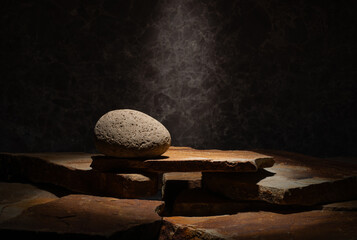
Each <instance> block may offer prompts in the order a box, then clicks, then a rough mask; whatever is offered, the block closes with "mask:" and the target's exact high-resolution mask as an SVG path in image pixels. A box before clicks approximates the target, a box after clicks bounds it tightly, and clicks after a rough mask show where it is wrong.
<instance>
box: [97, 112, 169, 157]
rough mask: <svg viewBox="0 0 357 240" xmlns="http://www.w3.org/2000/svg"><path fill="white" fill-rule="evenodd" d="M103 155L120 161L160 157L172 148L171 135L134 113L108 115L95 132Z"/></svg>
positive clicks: (145, 117)
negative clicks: (122, 159)
mask: <svg viewBox="0 0 357 240" xmlns="http://www.w3.org/2000/svg"><path fill="white" fill-rule="evenodd" d="M94 134H95V145H96V148H97V150H98V151H99V152H101V153H103V154H105V155H107V156H114V157H119V158H137V157H156V156H160V155H161V154H163V153H164V152H166V150H167V149H168V148H169V146H170V144H171V136H170V133H169V131H168V130H167V129H166V128H165V126H164V125H162V124H161V123H160V122H159V121H157V120H156V119H154V118H152V117H150V116H149V115H147V114H145V113H142V112H139V111H136V110H130V109H120V110H114V111H110V112H108V113H106V114H104V115H103V116H102V117H101V118H100V119H99V120H98V122H97V124H96V125H95V128H94Z"/></svg>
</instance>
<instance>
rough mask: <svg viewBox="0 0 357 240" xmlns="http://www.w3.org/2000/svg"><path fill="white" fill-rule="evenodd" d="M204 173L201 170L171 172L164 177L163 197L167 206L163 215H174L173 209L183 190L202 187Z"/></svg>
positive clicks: (161, 213)
mask: <svg viewBox="0 0 357 240" xmlns="http://www.w3.org/2000/svg"><path fill="white" fill-rule="evenodd" d="M201 178H202V173H200V172H170V173H164V174H163V177H162V183H163V186H162V194H161V195H162V199H163V200H164V201H165V206H164V209H163V211H162V212H160V215H161V216H170V215H172V209H173V206H174V202H175V200H176V198H177V197H178V196H179V195H180V193H181V192H182V191H185V190H187V189H194V188H200V187H201Z"/></svg>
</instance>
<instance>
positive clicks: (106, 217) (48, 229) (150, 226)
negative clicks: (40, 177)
mask: <svg viewBox="0 0 357 240" xmlns="http://www.w3.org/2000/svg"><path fill="white" fill-rule="evenodd" d="M161 204H162V202H161V201H149V200H138V199H116V198H109V197H97V196H90V195H68V196H65V197H62V198H60V199H58V200H54V201H52V202H49V203H45V204H41V205H36V206H34V207H31V208H29V209H27V210H25V211H24V212H23V213H22V214H21V215H19V216H17V217H16V218H12V219H10V220H8V221H6V222H4V223H2V224H0V233H1V235H5V234H8V233H10V234H11V236H12V237H20V236H21V237H26V239H157V238H158V233H159V231H160V225H161V217H160V216H159V215H158V214H157V213H156V208H158V207H159V206H160V205H161Z"/></svg>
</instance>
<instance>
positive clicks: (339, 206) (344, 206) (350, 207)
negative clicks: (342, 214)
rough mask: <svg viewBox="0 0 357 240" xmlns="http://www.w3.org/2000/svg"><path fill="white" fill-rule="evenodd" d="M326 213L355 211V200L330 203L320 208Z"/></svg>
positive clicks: (356, 203)
mask: <svg viewBox="0 0 357 240" xmlns="http://www.w3.org/2000/svg"><path fill="white" fill-rule="evenodd" d="M322 209H323V210H326V211H357V200H353V201H346V202H337V203H330V204H326V205H323V206H322Z"/></svg>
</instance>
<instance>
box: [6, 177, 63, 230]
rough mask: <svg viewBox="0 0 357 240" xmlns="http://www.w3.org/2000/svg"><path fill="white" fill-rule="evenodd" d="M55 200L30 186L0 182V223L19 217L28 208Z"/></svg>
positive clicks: (49, 194)
mask: <svg viewBox="0 0 357 240" xmlns="http://www.w3.org/2000/svg"><path fill="white" fill-rule="evenodd" d="M57 198H58V197H56V196H55V195H54V194H52V193H50V192H47V191H45V190H42V189H39V188H37V187H35V186H33V185H30V184H23V183H8V182H0V223H1V222H4V221H6V220H8V219H10V218H14V217H16V216H18V215H20V214H21V213H22V212H23V211H24V210H26V209H27V208H29V207H32V206H35V205H38V204H42V203H46V202H50V201H53V200H56V199H57Z"/></svg>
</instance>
